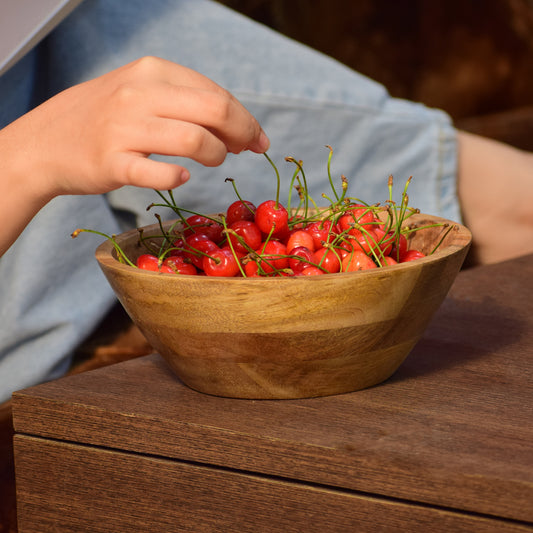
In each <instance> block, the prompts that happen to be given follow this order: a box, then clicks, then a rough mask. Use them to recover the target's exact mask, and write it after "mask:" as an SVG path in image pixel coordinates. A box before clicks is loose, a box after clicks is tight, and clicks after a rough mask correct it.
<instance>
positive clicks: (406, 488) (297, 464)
mask: <svg viewBox="0 0 533 533" xmlns="http://www.w3.org/2000/svg"><path fill="white" fill-rule="evenodd" d="M532 259H533V257H531V256H530V257H524V258H521V259H518V260H515V261H511V262H508V263H501V264H498V265H493V266H488V267H482V268H476V269H470V270H467V271H464V272H462V273H461V274H460V276H459V278H458V279H457V281H456V282H455V284H454V286H453V287H452V290H451V292H450V294H449V296H448V298H447V299H446V301H445V302H444V304H443V305H442V307H441V309H440V310H439V311H438V313H437V314H436V315H435V317H434V319H433V320H432V322H431V324H430V326H429V328H428V330H427V331H426V334H425V335H424V337H423V338H422V340H421V341H420V342H419V344H418V345H417V346H416V348H415V349H414V351H413V352H412V353H411V354H410V356H409V357H408V358H407V360H406V361H405V363H404V364H403V365H402V366H401V367H400V369H399V370H398V371H397V372H396V374H395V375H394V376H393V377H392V378H390V379H389V380H388V381H387V382H385V383H383V384H381V385H379V386H376V387H373V388H370V389H366V390H363V391H358V392H355V393H351V394H345V395H338V396H330V397H325V398H315V399H307V400H277V401H274V400H236V399H229V398H218V397H214V396H208V395H205V394H202V393H198V392H195V391H193V390H191V389H189V388H188V387H186V386H184V385H183V384H181V383H180V382H179V381H178V380H177V378H175V376H174V374H173V373H172V372H171V371H170V370H169V369H168V367H167V365H166V363H165V362H164V361H163V360H162V359H161V358H160V357H159V356H158V355H152V356H148V357H143V358H140V359H136V360H133V361H129V362H125V363H120V364H118V365H114V366H111V367H108V368H105V369H101V370H96V371H93V372H88V373H85V374H81V375H77V376H71V377H68V378H65V379H62V380H58V381H56V382H52V383H48V384H45V385H41V386H39V387H34V388H32V389H28V390H26V391H21V392H18V393H16V394H15V395H14V398H13V408H14V421H15V429H16V432H17V433H18V435H17V437H16V446H15V453H16V468H17V483H18V497H19V522H20V524H21V526H23V527H21V532H24V531H38V530H39V529H38V526H34V525H33V524H35V523H38V521H39V520H45V521H46V520H48V522H47V523H50V524H51V523H52V522H53V521H54V520H60V519H64V520H65V518H64V517H65V516H67V515H68V516H69V517H70V518H69V519H68V520H70V521H71V523H72V524H74V525H73V526H72V529H68V527H70V526H67V525H65V526H64V528H62V529H60V530H61V531H84V529H83V528H82V529H80V528H79V527H78V526H76V523H78V522H76V521H80V520H81V522H83V520H84V519H87V515H88V514H90V512H93V513H94V512H96V513H97V514H96V515H94V516H96V518H94V520H97V519H98V516H99V515H98V510H99V509H100V510H101V511H102V513H103V515H102V516H105V517H108V518H109V517H111V518H112V519H113V520H119V519H120V516H122V520H123V523H124V524H126V525H125V526H124V527H125V529H124V531H131V530H132V529H131V527H132V526H131V524H132V523H133V522H132V520H133V521H135V520H139V521H140V522H139V523H144V522H142V521H143V520H145V519H146V517H147V516H151V517H152V520H154V521H156V522H157V521H160V522H157V523H158V524H163V525H164V524H165V523H166V522H165V521H166V520H169V518H168V516H167V517H165V516H164V515H165V513H170V516H171V517H173V520H174V523H175V524H177V526H176V527H177V529H175V530H176V531H194V530H196V531H224V529H223V528H221V525H220V523H218V525H217V526H214V525H213V524H211V525H209V524H207V525H205V527H204V526H202V528H201V529H194V527H193V526H189V525H187V521H186V519H185V518H184V517H183V516H182V515H181V514H180V513H181V512H182V509H181V508H179V505H185V509H187V512H186V513H185V514H186V515H187V516H198V517H200V516H202V506H206V507H205V508H204V511H205V509H208V508H212V509H214V510H215V511H214V516H216V517H218V518H217V520H218V519H220V520H221V521H222V520H224V519H226V520H231V519H232V516H233V519H234V520H238V523H239V524H240V526H239V529H237V531H282V530H283V531H291V529H290V528H289V529H287V528H285V529H284V527H285V526H284V522H283V520H288V519H287V517H286V516H285V515H284V513H294V520H295V521H296V522H295V523H296V524H300V525H301V524H303V523H304V522H303V521H302V520H303V518H302V514H301V513H302V511H301V509H304V510H306V509H311V510H313V509H314V513H315V515H316V516H318V517H320V519H319V520H318V522H317V523H318V524H327V523H329V527H327V528H326V529H322V530H321V531H346V527H345V528H344V529H342V527H343V524H344V526H345V525H346V522H343V520H344V521H345V520H351V522H350V523H351V524H352V526H353V524H357V530H358V531H372V530H375V531H388V530H390V531H397V530H398V528H397V527H395V526H396V525H398V524H399V525H401V527H400V530H403V531H422V530H424V527H423V525H424V524H429V523H431V529H432V530H433V531H476V532H477V531H526V530H527V531H531V530H533V445H532V443H533V425H532V422H533V407H532V406H533V385H532V380H531V378H532V374H533V360H532V354H533V303H532V300H531V295H532V294H533V292H532V289H533V263H532ZM87 445H89V446H87ZM98 465H101V466H100V467H99V466H98ZM115 476H117V477H116V478H115ZM181 476H185V477H184V481H183V484H182V483H181V481H180V479H181ZM126 486H127V487H128V488H127V490H126V489H125V487H126ZM180 491H182V492H180ZM178 492H180V495H179V496H178V495H177V493H178ZM226 494H227V498H231V499H232V502H233V503H232V505H231V506H230V507H228V504H227V500H226V499H225V498H226ZM175 498H178V499H177V500H176V499H175ZM100 500H101V501H102V506H100V504H99V503H98V502H99V501H100ZM113 501H115V503H113ZM184 501H185V502H186V503H184ZM156 502H158V503H157V506H156V509H158V510H159V511H158V512H155V513H152V514H150V508H151V506H153V505H155V504H156ZM354 502H357V505H356V504H355V503H354ZM178 504H179V505H178ZM177 505H178V508H176V506H177ZM113 506H114V507H113ZM330 506H332V507H330ZM180 509H181V510H180ZM273 509H274V510H276V509H280V510H279V512H278V513H277V512H274V510H273ZM331 509H334V510H336V511H337V514H335V513H334V512H331V513H330V514H328V513H329V512H330V511H331ZM384 509H387V510H388V511H387V514H386V518H383V520H384V522H383V523H380V522H379V521H377V522H375V523H373V522H372V517H374V518H375V520H377V517H378V516H380V513H383V512H384ZM408 509H409V512H408ZM107 511H109V514H106V513H107ZM132 512H133V515H132V516H130V515H131V513H132ZM189 512H190V513H192V515H189V514H188V513H189ZM161 513H162V515H163V516H160V515H161ZM242 513H244V515H243V514H242ZM250 513H252V515H251V516H250ZM299 513H300V514H299ZM346 513H348V514H346ZM435 513H436V514H435ZM443 513H444V515H445V516H446V517H448V518H447V520H448V519H449V520H452V522H446V521H443V518H442V516H444V515H443ZM204 514H205V512H204ZM304 514H305V513H304ZM275 516H277V518H276V520H278V522H277V524H278V525H279V528H278V529H276V528H275V527H274V528H273V529H268V528H266V526H265V524H268V523H273V524H276V522H275V520H274V517H275ZM284 516H285V518H284ZM335 516H336V518H335ZM61 517H63V518H61ZM84 517H85V518H84ZM180 517H181V518H180ZM111 518H110V519H111ZM100 519H101V516H100ZM322 519H323V520H322ZM180 520H185V522H183V528H181V526H180V524H181V523H182V522H180ZM204 520H207V521H209V520H208V519H204ZM213 520H215V518H213ZM273 520H274V521H273ZM299 520H300V521H299ZM321 520H322V521H321ZM336 520H337V521H338V523H339V524H341V525H340V526H339V527H338V528H337V529H335V527H336V526H335V523H336V522H335V521H336ZM380 520H381V518H380ZM472 520H477V522H476V523H475V525H474V524H473V523H472V522H469V521H472ZM311 521H312V520H311ZM154 523H155V522H154ZM128 524H129V526H128ZM250 524H255V529H253V527H252V526H251V525H250ZM258 524H263V526H262V527H263V529H261V527H259V525H258ZM450 524H451V525H450ZM78 525H79V523H78ZM282 526H283V527H282ZM393 526H394V527H393ZM51 527H52V526H50V528H51ZM121 527H122V526H121ZM127 527H129V529H127ZM143 527H144V526H143ZM165 527H166V526H165ZM189 527H191V528H192V529H187V528H189ZM217 527H218V529H217ZM420 527H422V529H420ZM76 528H77V529H76ZM280 528H281V529H280ZM428 529H429V528H428ZM50 530H53V529H50ZM87 530H88V531H89V530H90V531H109V529H106V528H105V527H104V526H102V529H98V528H96V527H95V528H89V529H87ZM112 530H113V531H122V529H119V528H112ZM144 530H146V531H150V529H143V531H144ZM154 530H155V529H154ZM173 530H174V529H171V528H167V529H165V531H173ZM227 530H228V529H226V531H227ZM231 530H232V529H231V528H230V529H229V531H231ZM39 531H46V529H40V530H39ZM294 531H297V529H295V530H294ZM300 531H301V529H300ZM306 531H314V530H312V529H307V530H306ZM316 531H319V530H318V529H317V530H316Z"/></svg>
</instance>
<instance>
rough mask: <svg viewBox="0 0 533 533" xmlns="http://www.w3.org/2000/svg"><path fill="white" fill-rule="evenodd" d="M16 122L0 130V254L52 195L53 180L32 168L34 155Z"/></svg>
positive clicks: (0, 254) (37, 169)
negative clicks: (43, 176) (29, 150)
mask: <svg viewBox="0 0 533 533" xmlns="http://www.w3.org/2000/svg"><path fill="white" fill-rule="evenodd" d="M17 126H18V124H17V123H16V122H15V123H13V124H11V125H10V126H8V127H6V128H5V129H3V130H0V179H1V183H2V193H1V194H0V228H2V231H0V257H1V256H2V255H3V254H4V253H5V252H6V251H7V250H8V249H9V247H10V246H11V245H12V244H13V243H14V242H15V240H16V239H17V238H18V236H19V235H20V234H21V233H22V231H23V230H24V228H25V227H26V226H27V225H28V224H29V222H30V221H31V219H32V218H33V217H34V216H35V215H36V214H37V212H38V211H39V210H40V209H41V208H42V207H44V205H45V204H46V203H47V202H49V201H50V200H51V199H52V198H53V197H54V192H53V188H52V187H51V185H52V183H51V182H49V183H47V181H46V179H44V178H43V179H40V176H39V168H32V163H31V162H32V159H33V157H32V156H31V154H29V153H28V149H29V147H28V145H27V144H26V143H24V139H23V138H22V135H21V133H19V132H18V129H17Z"/></svg>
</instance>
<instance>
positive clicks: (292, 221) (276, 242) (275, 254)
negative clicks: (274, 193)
mask: <svg viewBox="0 0 533 533" xmlns="http://www.w3.org/2000/svg"><path fill="white" fill-rule="evenodd" d="M173 232H176V230H173ZM169 237H170V235H169V234H168V233H166V236H165V238H166V240H167V242H168V240H169ZM173 237H174V235H173ZM175 237H176V238H174V239H173V240H172V244H171V245H170V244H169V245H168V246H167V247H166V249H165V250H164V252H163V253H161V252H155V251H154V252H147V253H144V254H142V255H141V256H139V258H138V259H137V266H138V267H139V268H142V269H146V270H153V271H160V272H164V273H169V274H173V273H177V274H189V275H191V274H192V275H194V274H199V273H204V274H205V275H207V276H225V277H233V276H245V277H254V276H317V275H321V274H333V273H337V272H351V271H354V270H365V269H369V268H377V267H378V266H386V265H393V264H396V263H398V262H405V261H412V260H413V259H417V258H419V257H424V254H423V253H422V252H420V251H417V250H408V249H407V237H406V235H405V234H403V233H398V234H396V232H395V231H394V229H393V228H387V227H386V223H384V222H382V221H381V220H380V219H379V218H378V217H377V216H376V214H375V212H374V209H373V208H372V207H369V206H365V205H363V204H359V203H357V204H356V203H349V204H347V205H346V206H345V207H344V208H343V209H342V210H340V212H339V213H336V214H335V215H334V216H331V215H326V213H324V212H321V213H320V214H317V215H315V216H311V217H308V218H307V219H304V218H303V217H302V216H298V215H295V216H292V217H291V216H289V213H288V211H287V209H286V208H285V207H284V206H283V205H282V204H281V203H279V202H276V201H275V200H267V201H265V202H263V203H261V204H259V205H258V206H257V207H256V206H255V205H254V204H253V203H251V202H249V201H247V200H237V201H235V202H234V203H232V204H231V205H230V206H229V207H228V209H227V212H226V213H225V214H224V215H223V218H222V219H221V220H217V219H215V218H213V217H209V216H205V215H200V214H195V215H191V216H189V217H188V218H186V219H185V224H184V225H183V229H182V230H181V229H180V230H179V231H177V232H176V234H175Z"/></svg>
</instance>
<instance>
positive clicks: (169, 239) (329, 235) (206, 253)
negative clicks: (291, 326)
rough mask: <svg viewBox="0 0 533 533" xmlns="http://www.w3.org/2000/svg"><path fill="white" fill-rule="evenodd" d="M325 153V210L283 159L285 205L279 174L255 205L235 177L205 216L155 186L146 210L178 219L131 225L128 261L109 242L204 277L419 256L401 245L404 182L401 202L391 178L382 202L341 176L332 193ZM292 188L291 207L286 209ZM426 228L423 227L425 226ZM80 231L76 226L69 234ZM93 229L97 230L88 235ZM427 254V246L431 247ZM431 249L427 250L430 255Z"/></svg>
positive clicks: (161, 268)
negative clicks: (271, 192) (146, 230)
mask: <svg viewBox="0 0 533 533" xmlns="http://www.w3.org/2000/svg"><path fill="white" fill-rule="evenodd" d="M328 148H329V149H330V155H329V158H328V165H327V170H328V177H329V181H330V184H331V188H332V190H333V197H331V198H330V197H328V196H327V195H325V194H323V195H322V197H323V198H324V199H326V200H327V202H326V203H327V204H328V205H327V206H326V207H318V206H317V204H316V203H315V202H314V201H313V199H312V198H311V197H310V196H309V194H308V190H307V184H306V177H305V173H304V169H303V166H302V162H301V161H296V160H295V159H294V158H290V157H288V158H286V160H287V161H289V162H292V163H294V164H295V165H296V170H295V172H294V174H293V176H292V179H291V182H290V189H289V190H290V192H289V198H288V201H287V204H286V206H285V205H283V204H282V203H281V202H280V201H279V193H280V184H281V181H280V175H279V172H278V170H277V168H276V166H275V165H274V163H273V162H272V161H271V159H270V158H269V157H268V155H266V154H265V156H266V158H267V159H268V161H269V162H270V163H271V165H272V167H273V168H274V170H275V173H276V177H277V193H276V198H275V199H271V200H266V201H264V202H262V203H260V204H259V205H257V206H256V205H255V204H254V203H252V202H251V201H249V200H246V199H243V198H241V196H240V195H239V193H238V191H237V188H236V187H235V182H234V180H233V179H230V178H228V179H227V180H226V181H230V182H231V183H232V184H233V187H234V189H235V192H236V195H237V197H238V200H236V201H235V202H233V203H232V204H231V205H230V206H229V207H228V208H227V210H226V211H225V212H224V213H220V214H218V215H206V214H201V213H195V212H192V211H189V210H186V209H183V208H180V207H179V206H178V205H177V204H176V202H175V200H174V196H173V192H172V191H167V193H168V196H165V194H163V193H162V192H161V191H156V192H157V193H158V194H159V196H160V197H161V198H162V199H163V203H157V204H152V205H151V206H149V207H148V209H151V208H153V207H158V206H159V207H161V206H162V207H168V208H171V209H172V210H173V211H174V212H175V213H176V214H177V215H178V218H177V219H176V220H175V221H174V222H173V223H172V224H171V225H170V227H168V226H166V225H164V224H163V223H162V222H161V217H160V216H159V215H156V218H157V220H158V221H159V226H160V228H161V234H160V235H157V236H154V235H150V236H148V237H147V236H144V234H143V230H142V229H139V242H140V243H141V244H142V245H143V246H144V247H145V252H144V253H142V254H141V255H140V256H139V257H138V258H137V260H136V261H135V263H133V262H132V261H130V260H129V259H128V258H127V257H126V256H125V254H124V253H123V252H122V250H121V249H120V248H119V246H118V244H117V243H116V241H115V239H114V237H109V236H107V235H106V237H107V238H109V239H110V240H111V241H112V243H113V244H114V246H115V248H116V250H117V255H118V258H119V260H120V261H122V262H126V263H128V264H130V265H132V266H136V267H138V268H141V269H144V270H150V271H155V272H161V273H165V274H182V275H183V274H185V275H206V276H218V277H236V276H240V277H257V276H270V277H273V276H319V275H323V274H334V273H338V272H352V271H357V270H367V269H373V268H379V267H385V266H391V265H394V264H397V263H403V262H407V261H413V260H415V259H418V258H421V257H424V256H425V254H424V253H422V252H421V251H419V250H415V249H409V247H408V243H409V239H408V236H409V234H410V233H412V232H414V231H420V230H422V229H424V227H417V226H414V225H411V226H410V225H409V224H407V223H406V221H407V220H408V218H409V217H410V216H412V215H413V214H416V213H418V212H419V211H418V210H417V209H414V208H412V207H409V205H408V202H409V199H408V195H407V187H408V185H409V182H410V180H411V178H409V179H408V180H407V183H406V184H405V187H404V190H403V193H402V197H401V202H399V204H397V203H396V202H395V201H394V200H393V198H392V176H391V177H389V182H388V187H389V198H388V200H387V201H386V202H385V203H384V204H383V205H380V204H372V205H370V204H367V203H365V202H363V201H361V200H359V199H356V198H351V197H348V196H347V195H346V192H347V189H348V181H347V179H346V178H345V176H341V192H340V193H338V192H337V191H336V189H335V187H334V185H333V180H332V178H331V171H330V163H331V155H332V149H331V147H329V146H328ZM294 191H296V192H297V195H298V205H297V206H296V207H295V208H292V207H291V200H292V196H293V194H294ZM425 227H427V226H425ZM81 231H90V230H76V232H74V233H73V236H76V235H77V234H78V233H79V232H81ZM93 233H98V232H93ZM433 251H434V250H433ZM433 251H432V252H431V253H433Z"/></svg>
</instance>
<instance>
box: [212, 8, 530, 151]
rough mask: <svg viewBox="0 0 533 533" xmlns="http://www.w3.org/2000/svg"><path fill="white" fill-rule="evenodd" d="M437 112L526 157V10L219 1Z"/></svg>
mask: <svg viewBox="0 0 533 533" xmlns="http://www.w3.org/2000/svg"><path fill="white" fill-rule="evenodd" d="M220 3H222V4H224V5H226V6H228V7H231V8H233V9H235V10H236V11H239V12H241V13H243V14H245V15H247V16H249V17H251V18H253V19H255V20H257V21H258V22H261V23H263V24H266V25H267V26H270V27H271V28H273V29H275V30H277V31H279V32H281V33H283V34H285V35H287V36H288V37H291V38H293V39H295V40H297V41H300V42H302V43H304V44H307V45H309V46H311V47H313V48H315V49H317V50H319V51H321V52H323V53H325V54H327V55H329V56H332V57H334V58H335V59H337V60H339V61H341V62H342V63H344V64H346V65H348V66H349V67H352V68H353V69H355V70H357V71H358V72H360V73H362V74H365V75H367V76H369V77H370V78H372V79H374V80H376V81H379V82H380V83H382V84H383V85H385V87H387V89H388V91H389V92H390V94H391V95H393V96H397V97H400V98H406V99H409V100H414V101H417V102H422V103H424V104H426V105H428V106H431V107H438V108H440V109H443V110H445V111H447V112H448V113H449V114H450V115H451V117H452V118H453V119H454V121H455V124H456V126H457V127H458V128H460V129H464V130H467V131H470V132H473V133H477V134H480V135H485V136H487V137H490V138H494V139H497V140H501V141H504V142H507V143H509V144H511V145H513V146H516V147H518V148H522V149H526V150H530V151H533V0H436V1H431V2H429V1H427V0H220Z"/></svg>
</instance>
